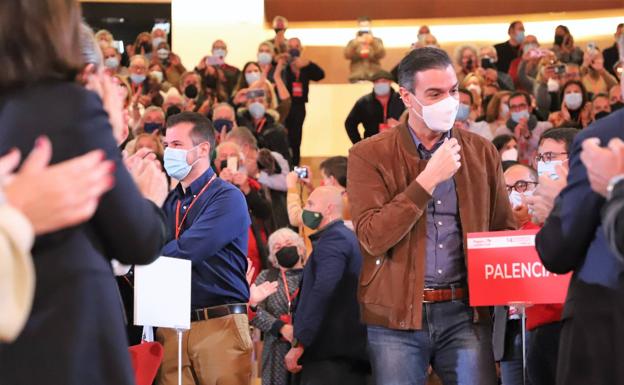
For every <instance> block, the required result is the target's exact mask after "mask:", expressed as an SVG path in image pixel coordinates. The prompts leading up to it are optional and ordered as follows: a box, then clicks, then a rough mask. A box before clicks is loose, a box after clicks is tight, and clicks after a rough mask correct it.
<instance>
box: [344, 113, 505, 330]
mask: <svg viewBox="0 0 624 385" xmlns="http://www.w3.org/2000/svg"><path fill="white" fill-rule="evenodd" d="M452 135H453V137H454V138H456V139H457V141H458V142H459V144H460V146H461V151H460V155H461V167H460V169H459V171H458V172H457V174H456V175H455V177H454V178H455V186H456V191H457V198H458V205H459V216H460V222H461V229H462V231H463V235H464V255H466V248H465V247H466V234H467V233H471V232H482V231H497V230H510V229H515V221H514V217H513V214H512V211H511V207H510V204H509V199H508V195H507V191H506V189H505V181H504V179H503V171H502V166H501V161H500V156H499V154H498V151H496V148H494V146H493V145H492V144H491V143H489V142H488V141H487V140H486V139H484V138H482V137H480V136H478V135H476V134H473V133H470V132H467V131H463V130H453V132H452ZM426 165H427V161H425V160H422V159H420V156H419V154H418V150H417V149H416V145H415V144H414V140H413V139H412V137H411V135H410V132H409V128H408V127H407V125H406V124H405V123H402V124H400V125H399V126H397V127H396V128H395V129H393V130H390V131H387V132H384V133H382V134H379V135H375V136H373V137H371V138H368V139H366V140H364V141H362V142H360V143H358V144H356V145H355V146H353V148H351V150H350V152H349V164H348V175H347V191H348V194H349V201H350V203H351V213H352V215H353V221H354V225H355V231H356V234H357V237H358V239H359V242H360V246H361V249H362V255H363V257H364V260H363V265H362V272H361V274H360V287H359V293H358V297H359V301H360V304H361V310H362V319H363V321H364V322H365V323H366V324H370V325H379V326H384V327H387V328H391V329H404V330H414V329H421V327H422V325H421V324H422V298H423V289H424V279H425V260H426V258H425V246H426V245H425V243H426V231H427V204H428V202H429V200H430V199H431V195H429V193H428V192H427V191H425V190H424V189H423V188H422V186H420V184H418V183H417V182H416V176H418V174H419V173H420V172H422V171H423V170H424V169H425V166H426ZM476 310H477V311H475V317H474V318H475V321H478V320H480V319H486V320H488V322H489V317H488V316H487V309H484V308H481V309H476Z"/></svg>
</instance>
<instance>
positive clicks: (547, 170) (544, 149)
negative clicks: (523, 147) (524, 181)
mask: <svg viewBox="0 0 624 385" xmlns="http://www.w3.org/2000/svg"><path fill="white" fill-rule="evenodd" d="M559 130H560V129H559ZM535 160H536V161H537V174H538V175H539V176H540V177H541V176H542V175H547V176H549V177H550V178H551V179H559V175H557V166H563V167H564V168H565V169H567V168H568V150H567V148H566V142H565V141H563V140H554V139H550V138H546V139H542V140H541V141H540V143H539V146H538V148H537V156H536V157H535Z"/></svg>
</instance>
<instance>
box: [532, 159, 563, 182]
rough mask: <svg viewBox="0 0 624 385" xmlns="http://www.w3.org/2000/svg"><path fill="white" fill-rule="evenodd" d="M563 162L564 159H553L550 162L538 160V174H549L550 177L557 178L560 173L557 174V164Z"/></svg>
mask: <svg viewBox="0 0 624 385" xmlns="http://www.w3.org/2000/svg"><path fill="white" fill-rule="evenodd" d="M562 164H563V161H562V160H551V161H550V162H544V161H543V160H540V161H539V162H537V175H539V176H540V177H541V176H542V175H548V176H549V177H550V179H552V180H557V179H559V175H558V174H557V166H560V165H562Z"/></svg>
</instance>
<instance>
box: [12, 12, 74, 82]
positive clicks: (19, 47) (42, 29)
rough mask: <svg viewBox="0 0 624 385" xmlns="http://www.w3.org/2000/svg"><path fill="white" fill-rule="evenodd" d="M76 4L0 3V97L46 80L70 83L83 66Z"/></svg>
mask: <svg viewBox="0 0 624 385" xmlns="http://www.w3.org/2000/svg"><path fill="white" fill-rule="evenodd" d="M81 17H82V16H81V12H80V6H79V5H78V3H77V1H76V0H9V1H1V2H0V52H2V54H0V68H1V69H2V71H0V90H2V91H0V93H1V92H7V91H10V90H12V89H15V88H19V87H24V86H26V85H29V84H33V83H36V82H39V81H41V80H46V79H62V80H70V79H73V78H75V76H76V75H77V74H78V72H79V71H80V70H81V68H82V66H83V59H82V56H81V51H80V22H81Z"/></svg>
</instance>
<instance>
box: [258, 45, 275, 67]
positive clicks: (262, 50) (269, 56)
mask: <svg viewBox="0 0 624 385" xmlns="http://www.w3.org/2000/svg"><path fill="white" fill-rule="evenodd" d="M271 62H273V50H272V49H271V47H270V46H269V45H268V44H260V47H258V64H261V65H268V64H271Z"/></svg>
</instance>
